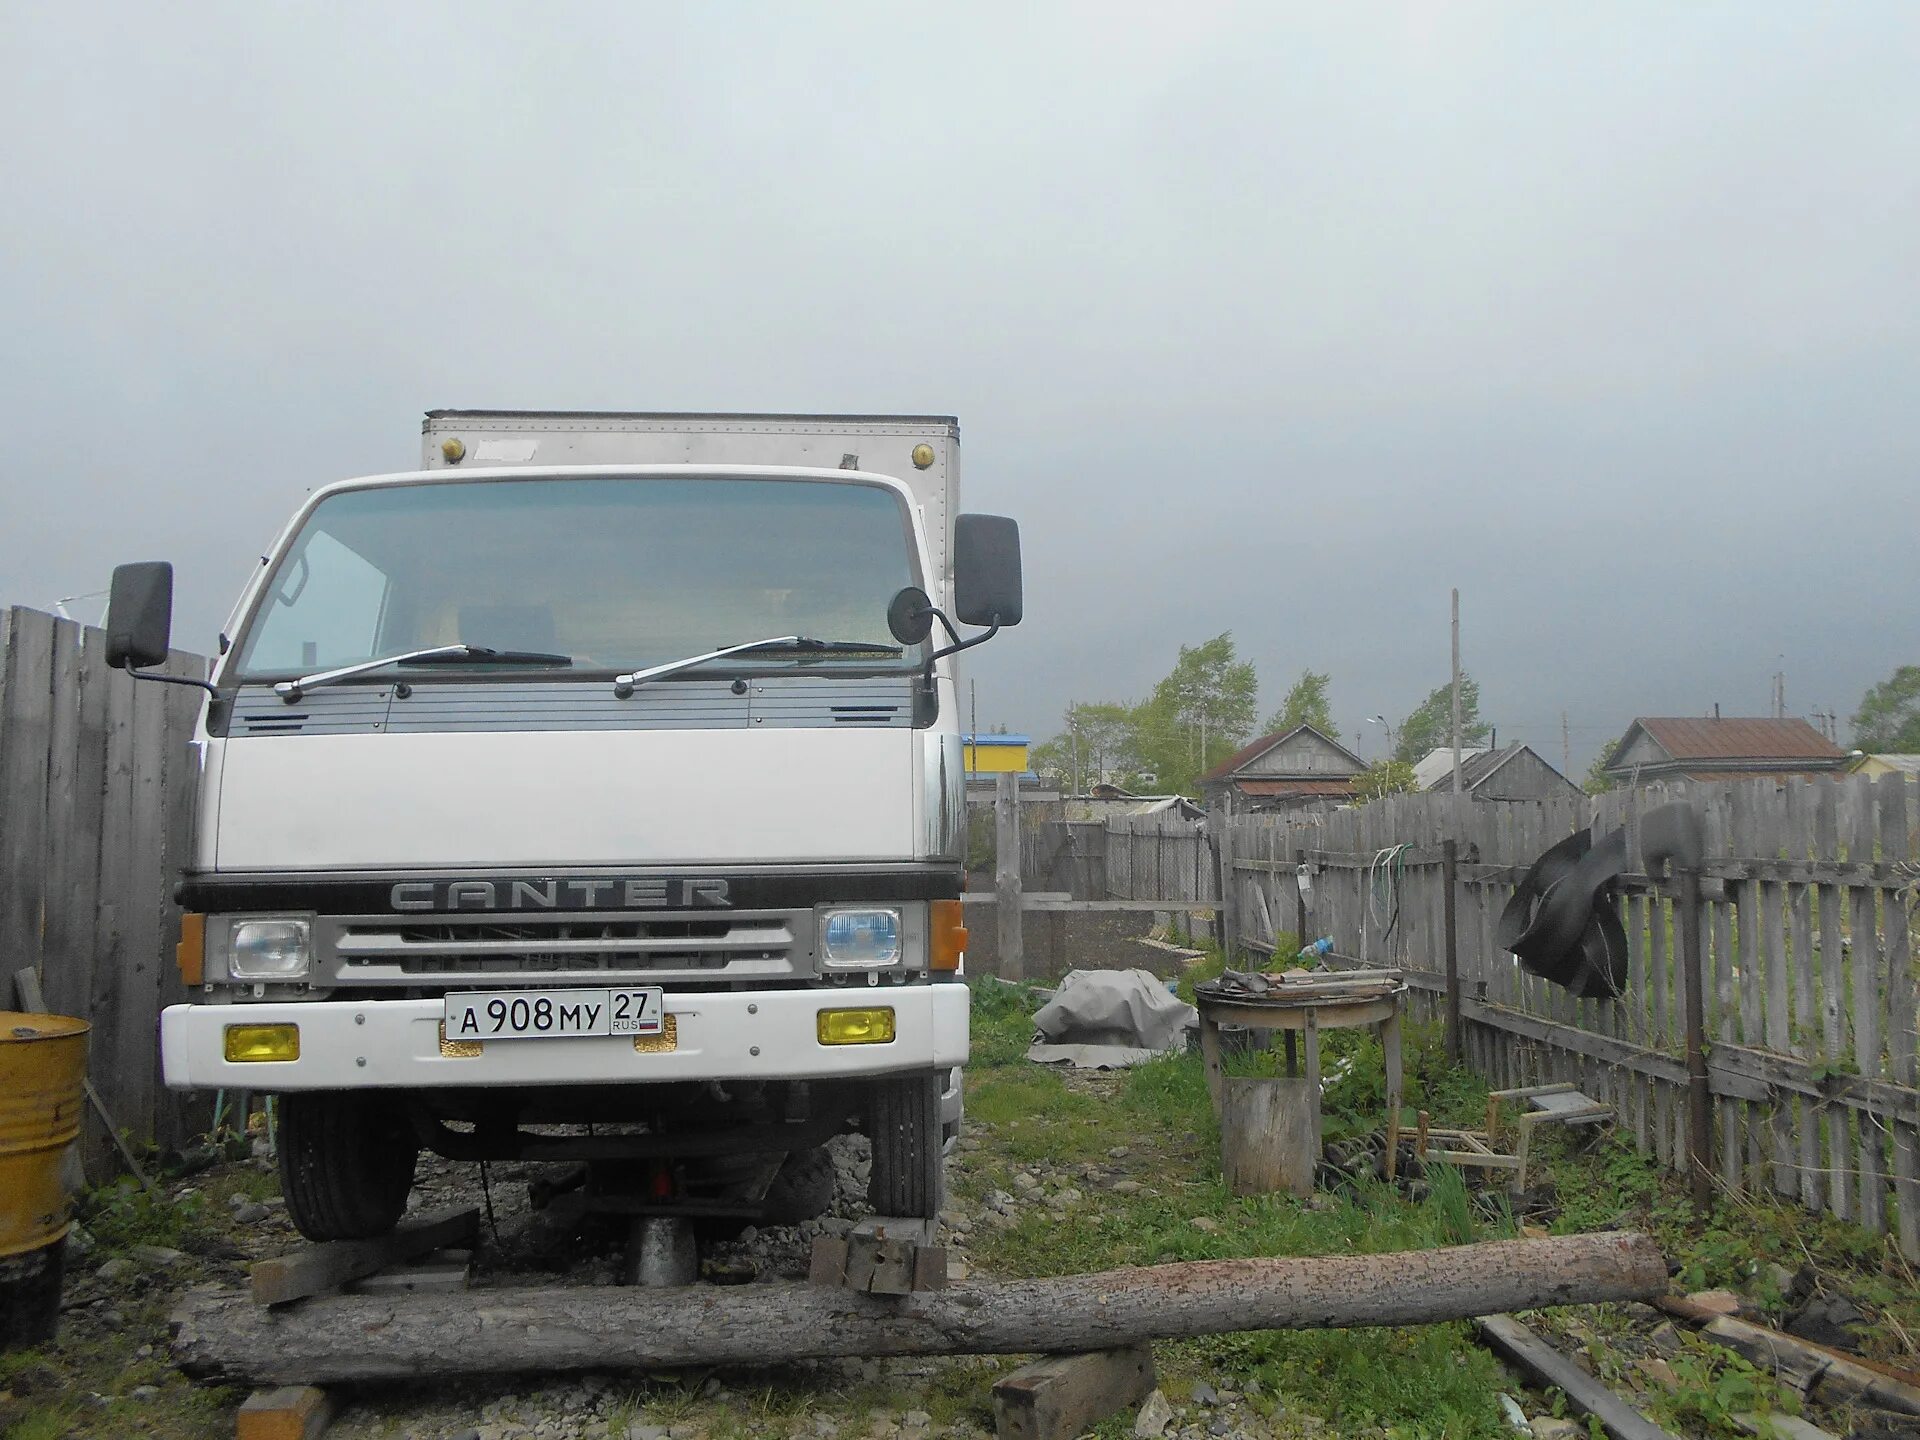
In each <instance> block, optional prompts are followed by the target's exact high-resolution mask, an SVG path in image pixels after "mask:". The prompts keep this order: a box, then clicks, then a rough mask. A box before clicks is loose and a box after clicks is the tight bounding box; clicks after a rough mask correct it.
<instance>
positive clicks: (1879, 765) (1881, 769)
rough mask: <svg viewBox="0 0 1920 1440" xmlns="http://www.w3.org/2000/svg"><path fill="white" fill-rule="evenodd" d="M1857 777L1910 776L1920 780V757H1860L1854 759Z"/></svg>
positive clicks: (1884, 755) (1879, 755)
mask: <svg viewBox="0 0 1920 1440" xmlns="http://www.w3.org/2000/svg"><path fill="white" fill-rule="evenodd" d="M1853 771H1854V774H1856V775H1871V776H1873V777H1874V779H1876V780H1877V779H1879V778H1880V777H1881V776H1882V775H1908V776H1913V777H1915V778H1917V779H1920V755H1888V754H1885V753H1882V754H1878V755H1858V756H1855V757H1854V765H1853Z"/></svg>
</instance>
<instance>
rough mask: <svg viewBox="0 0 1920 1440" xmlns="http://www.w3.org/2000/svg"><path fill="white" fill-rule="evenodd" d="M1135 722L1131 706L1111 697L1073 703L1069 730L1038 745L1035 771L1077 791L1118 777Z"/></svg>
mask: <svg viewBox="0 0 1920 1440" xmlns="http://www.w3.org/2000/svg"><path fill="white" fill-rule="evenodd" d="M1132 723H1133V722H1132V711H1131V709H1130V707H1128V706H1125V705H1120V704H1117V703H1115V702H1114V701H1111V700H1096V701H1082V702H1081V703H1079V704H1075V705H1069V706H1068V707H1067V714H1066V729H1064V730H1062V731H1061V732H1060V733H1059V734H1058V735H1056V736H1054V737H1053V738H1052V739H1051V740H1049V741H1047V742H1046V743H1045V744H1044V745H1039V746H1036V747H1035V749H1034V752H1033V768H1034V771H1035V773H1037V774H1041V775H1046V776H1049V777H1051V778H1052V779H1054V780H1055V781H1056V782H1057V783H1059V784H1060V785H1062V786H1065V787H1067V788H1069V789H1070V790H1072V791H1073V792H1074V793H1075V794H1079V793H1081V792H1083V791H1084V790H1086V788H1087V787H1088V786H1090V785H1098V784H1100V783H1102V782H1103V781H1112V780H1114V779H1115V778H1116V777H1118V775H1119V774H1120V772H1121V769H1122V767H1121V755H1122V753H1123V752H1124V751H1125V749H1126V747H1127V739H1128V735H1129V733H1130V731H1131V728H1132Z"/></svg>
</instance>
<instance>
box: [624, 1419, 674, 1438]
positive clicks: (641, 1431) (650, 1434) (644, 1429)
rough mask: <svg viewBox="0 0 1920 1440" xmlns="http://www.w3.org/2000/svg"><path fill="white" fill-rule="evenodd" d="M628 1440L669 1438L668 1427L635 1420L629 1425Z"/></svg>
mask: <svg viewBox="0 0 1920 1440" xmlns="http://www.w3.org/2000/svg"><path fill="white" fill-rule="evenodd" d="M627 1440H667V1427H666V1426H664V1425H649V1424H647V1422H646V1421H644V1420H634V1421H632V1422H630V1423H629V1424H628V1426H627Z"/></svg>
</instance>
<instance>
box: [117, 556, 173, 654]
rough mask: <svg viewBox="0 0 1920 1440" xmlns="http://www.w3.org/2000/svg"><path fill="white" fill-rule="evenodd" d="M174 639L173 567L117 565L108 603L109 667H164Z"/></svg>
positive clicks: (161, 562) (143, 563)
mask: <svg viewBox="0 0 1920 1440" xmlns="http://www.w3.org/2000/svg"><path fill="white" fill-rule="evenodd" d="M172 638H173V566H172V565H170V564H168V563H167V562H166V561H165V560H140V561H136V562H135V563H134V564H131V565H116V566H115V567H114V570H113V589H112V590H111V591H110V592H109V593H108V599H107V664H109V665H111V666H112V667H113V668H114V669H116V670H138V669H140V668H142V667H143V666H149V665H164V664H166V662H167V651H168V650H169V649H171V648H172V646H171V643H170V642H171V641H172Z"/></svg>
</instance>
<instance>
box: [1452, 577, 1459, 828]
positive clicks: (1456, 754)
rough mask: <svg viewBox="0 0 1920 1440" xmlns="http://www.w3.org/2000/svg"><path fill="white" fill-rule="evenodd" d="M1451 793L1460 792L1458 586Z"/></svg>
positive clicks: (1456, 593) (1455, 594)
mask: <svg viewBox="0 0 1920 1440" xmlns="http://www.w3.org/2000/svg"><path fill="white" fill-rule="evenodd" d="M1453 793H1454V794H1455V795H1458V794H1459V793H1460V588H1459V587H1458V586H1457V585H1456V586H1455V587H1454V591H1453Z"/></svg>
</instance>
